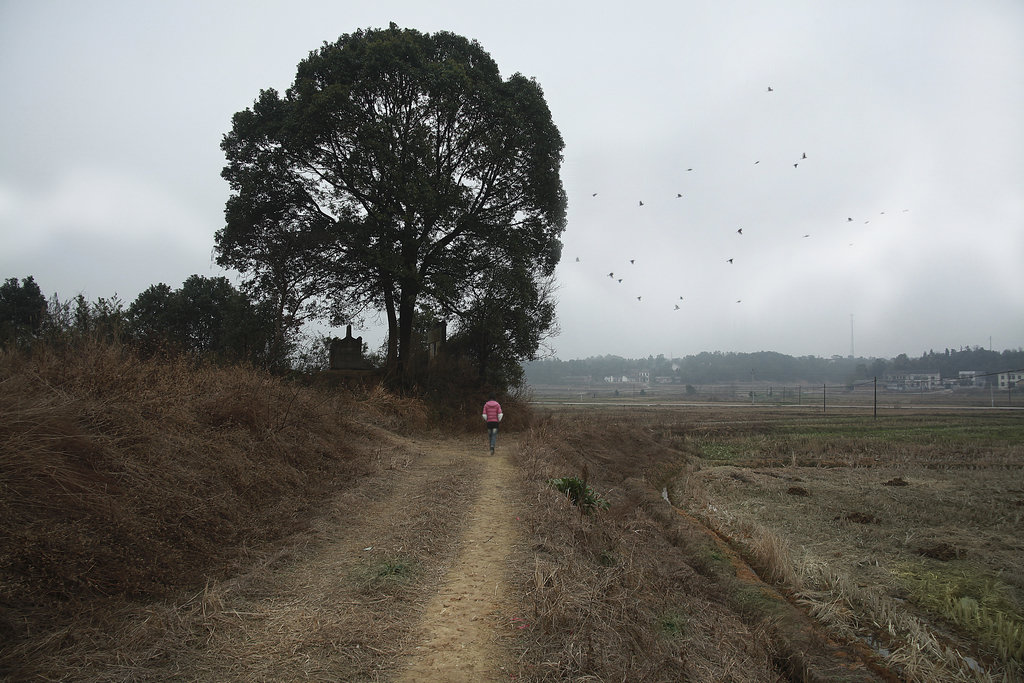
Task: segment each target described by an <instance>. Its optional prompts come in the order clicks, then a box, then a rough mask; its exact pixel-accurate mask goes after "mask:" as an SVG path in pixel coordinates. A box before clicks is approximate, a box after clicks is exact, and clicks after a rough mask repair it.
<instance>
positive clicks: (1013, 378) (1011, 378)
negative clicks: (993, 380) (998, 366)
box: [997, 371, 1024, 389]
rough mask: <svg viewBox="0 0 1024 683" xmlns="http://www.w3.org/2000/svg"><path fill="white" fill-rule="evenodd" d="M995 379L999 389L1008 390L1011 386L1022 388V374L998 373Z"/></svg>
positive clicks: (1023, 377)
mask: <svg viewBox="0 0 1024 683" xmlns="http://www.w3.org/2000/svg"><path fill="white" fill-rule="evenodd" d="M997 379H998V380H999V388H1000V389H1009V388H1010V387H1013V386H1016V387H1024V372H1020V371H1017V372H1000V373H999V375H998V376H997Z"/></svg>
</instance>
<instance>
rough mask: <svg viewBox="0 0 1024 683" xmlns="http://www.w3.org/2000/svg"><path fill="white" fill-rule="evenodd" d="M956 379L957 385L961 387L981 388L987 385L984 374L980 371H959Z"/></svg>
mask: <svg viewBox="0 0 1024 683" xmlns="http://www.w3.org/2000/svg"><path fill="white" fill-rule="evenodd" d="M958 378H959V380H960V381H959V382H958V384H959V385H960V386H962V387H983V386H986V385H987V384H988V382H987V381H985V378H986V375H985V373H984V372H982V371H980V370H961V371H960V372H959V374H958Z"/></svg>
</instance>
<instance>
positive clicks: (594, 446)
mask: <svg viewBox="0 0 1024 683" xmlns="http://www.w3.org/2000/svg"><path fill="white" fill-rule="evenodd" d="M571 424H572V431H571V432H569V431H565V430H564V427H563V425H557V426H556V425H551V424H549V426H548V427H545V426H543V425H541V426H540V427H537V428H535V429H533V430H532V431H531V432H530V433H529V434H528V435H527V437H526V438H524V439H523V441H522V444H521V448H520V451H519V452H518V453H516V454H515V456H514V457H515V458H516V460H517V461H518V463H519V464H520V465H521V466H522V470H523V472H524V473H527V479H526V480H525V481H524V482H522V486H523V487H524V490H525V491H527V492H528V493H527V494H524V495H528V496H529V497H530V499H531V500H532V501H533V504H531V505H528V506H527V508H528V510H529V512H528V513H527V514H528V518H527V519H526V520H525V521H526V523H527V526H528V528H529V529H530V537H531V539H532V540H531V543H532V549H531V550H530V551H529V552H528V553H526V555H525V556H524V557H523V560H522V569H521V570H520V571H519V572H517V573H516V575H515V576H514V577H513V580H514V583H515V585H516V587H517V589H518V591H519V592H520V595H521V599H522V600H523V601H524V602H525V604H526V605H528V606H529V609H532V622H531V628H530V629H528V630H524V631H522V632H521V637H520V640H519V643H518V647H519V650H520V666H519V668H518V670H517V671H516V672H515V675H516V677H517V680H526V681H564V680H581V681H582V680H693V681H701V680H706V681H712V680H714V681H720V680H733V681H770V680H776V679H781V678H783V674H782V673H781V672H780V670H779V669H778V668H777V667H776V665H775V661H774V659H775V652H774V651H773V648H772V646H771V640H770V638H769V637H768V636H767V632H766V630H765V628H764V625H763V624H761V623H759V622H756V621H754V622H749V623H747V622H744V620H743V619H742V618H740V616H738V615H737V614H736V613H734V612H733V611H732V610H731V609H729V608H728V607H725V606H724V605H723V604H722V596H721V594H720V592H719V591H720V588H719V585H718V582H717V580H716V578H715V577H714V576H705V575H702V574H701V573H700V572H698V571H696V570H695V569H694V567H693V566H691V564H690V563H689V562H688V561H687V560H688V557H689V555H688V553H689V552H690V551H693V549H695V548H701V549H703V547H704V546H703V545H702V544H700V543H699V542H697V541H696V540H694V539H692V538H688V537H687V536H685V534H683V533H682V532H681V531H680V528H679V527H678V525H677V523H676V516H675V515H674V514H673V513H672V511H671V508H670V507H669V506H668V505H665V503H664V501H662V500H661V498H660V497H659V495H658V494H657V493H656V492H655V491H654V490H652V488H651V486H650V482H649V480H648V479H647V477H648V476H650V477H652V478H657V476H658V470H659V469H660V468H661V464H659V456H665V455H667V452H666V451H664V450H663V449H662V448H660V447H659V446H658V445H657V444H656V443H654V442H653V441H651V440H650V439H648V438H646V437H645V436H644V434H643V433H642V432H641V433H639V434H637V433H636V432H634V431H633V430H632V429H631V428H630V426H629V425H603V426H601V427H598V425H596V424H592V423H590V422H589V421H588V419H587V418H586V416H574V418H573V420H572V423H571ZM595 437H597V438H595ZM584 468H586V471H587V473H588V481H590V483H591V486H593V487H594V488H595V489H596V491H597V492H598V494H600V495H602V497H606V498H608V499H609V500H610V501H611V502H612V507H611V509H610V510H608V511H607V512H600V513H598V514H595V515H591V516H583V515H579V514H577V511H576V510H574V509H572V506H571V504H570V503H569V502H568V501H567V500H566V499H565V497H564V496H562V495H561V494H559V493H558V492H557V491H555V490H554V489H553V488H551V487H550V486H549V485H548V484H547V483H546V482H547V480H548V479H550V478H553V477H556V476H575V475H580V474H582V472H583V470H584ZM698 552H703V550H700V551H698Z"/></svg>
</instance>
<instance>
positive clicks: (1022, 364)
mask: <svg viewBox="0 0 1024 683" xmlns="http://www.w3.org/2000/svg"><path fill="white" fill-rule="evenodd" d="M1018 368H1024V349H1020V348H1019V349H1016V350H1007V351H1002V352H999V351H989V350H988V349H984V348H981V347H978V346H976V347H973V348H962V349H944V350H943V351H938V352H937V351H927V352H925V353H923V354H922V355H921V357H920V358H910V357H908V356H907V354H905V353H901V354H900V355H898V356H896V357H895V358H892V359H888V360H887V359H884V358H850V357H842V356H833V357H831V358H819V357H817V356H800V357H794V356H787V355H785V354H782V353H776V352H774V351H758V352H757V353H732V352H722V351H714V352H707V351H705V352H703V353H699V354H696V355H692V356H686V357H684V358H666V357H665V356H664V355H658V356H657V357H655V356H648V357H647V358H638V359H634V358H622V357H620V356H594V357H591V358H584V359H581V360H559V359H557V358H556V359H545V360H538V361H533V362H531V363H527V364H526V366H525V369H526V380H527V382H528V383H529V384H567V383H573V382H577V381H583V380H584V378H587V377H589V378H590V380H591V381H593V382H600V381H602V380H604V379H605V378H606V377H615V378H619V379H621V378H622V377H630V378H632V377H635V376H637V374H638V373H640V372H648V373H650V379H651V381H654V380H655V378H671V380H672V381H673V382H678V383H680V384H693V385H699V384H716V383H722V382H750V381H757V382H786V383H797V382H806V383H820V382H827V383H830V384H836V383H850V382H856V381H861V380H868V379H871V378H872V377H878V378H879V379H881V378H883V377H887V376H890V375H894V374H902V373H918V372H921V373H924V372H938V373H940V374H941V376H942V378H943V379H950V378H957V377H958V376H959V373H960V371H969V370H973V371H976V372H980V373H996V372H1002V371H1006V370H1016V369H1018Z"/></svg>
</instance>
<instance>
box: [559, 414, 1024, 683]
mask: <svg viewBox="0 0 1024 683" xmlns="http://www.w3.org/2000/svg"><path fill="white" fill-rule="evenodd" d="M539 400H540V401H545V397H544V396H543V395H540V397H539ZM546 400H547V401H550V400H551V396H550V395H549V396H548V397H547V399H546ZM645 400H646V401H647V403H643V401H645ZM819 400H820V394H819ZM599 401H600V399H599ZM599 401H598V402H599ZM606 401H607V402H608V403H609V404H610V403H611V401H610V400H608V399H606ZM631 401H632V403H633V404H632V405H630V402H631ZM648 404H657V405H648ZM546 409H547V410H550V411H551V420H552V421H553V422H554V423H556V424H557V425H560V426H561V427H562V428H564V429H567V430H569V429H571V430H572V431H573V432H575V433H577V434H593V435H594V437H595V443H594V446H595V447H599V448H601V449H602V450H604V449H605V447H604V446H602V445H600V444H599V443H597V441H599V440H600V439H601V438H602V435H603V436H605V437H607V438H610V439H613V440H614V439H616V438H621V436H619V437H616V436H613V435H616V434H618V435H621V434H624V433H632V434H646V435H648V436H649V438H650V439H651V440H653V441H655V442H657V443H659V444H660V445H663V446H665V447H667V451H666V455H665V456H664V464H665V466H664V468H663V469H662V470H660V471H658V470H657V469H656V468H654V469H649V470H648V474H647V476H648V478H650V479H651V481H652V483H654V484H655V485H656V486H660V488H661V489H662V493H663V495H664V496H665V497H666V498H667V499H668V500H670V501H671V503H672V505H673V506H674V507H676V508H678V509H680V510H683V511H685V513H687V514H688V515H691V516H692V517H693V518H695V519H697V520H699V521H700V522H702V523H704V524H705V525H707V526H708V527H709V528H711V529H713V530H715V531H716V532H717V534H718V536H719V538H721V539H724V540H725V541H726V543H727V544H728V545H729V546H730V547H731V548H733V549H735V550H737V551H738V552H739V553H740V554H741V555H742V556H743V557H744V558H745V559H746V560H748V561H749V562H750V564H751V565H752V566H753V567H755V569H756V570H757V573H758V574H759V575H760V576H761V578H763V579H766V580H767V581H769V582H771V583H773V584H775V585H776V586H777V587H779V588H780V590H781V591H782V592H783V593H784V594H785V595H786V597H787V599H788V600H789V602H790V603H791V604H793V605H796V606H798V607H799V608H800V609H802V610H803V611H805V612H806V613H807V614H809V615H811V616H813V617H814V618H815V619H816V620H817V621H818V622H820V623H821V624H823V625H824V626H825V627H826V628H827V629H828V630H829V631H830V632H831V633H832V634H833V635H834V636H835V637H836V638H839V639H847V640H850V641H860V642H863V643H865V644H867V645H868V646H869V647H871V648H872V649H873V650H874V652H875V653H876V655H877V656H878V657H879V658H880V659H881V661H883V662H885V664H886V666H887V667H889V668H890V669H891V670H892V671H894V672H897V673H898V675H899V676H900V677H904V678H909V679H914V680H958V679H960V680H971V679H972V678H974V677H975V676H978V677H981V675H982V674H981V672H982V671H985V672H988V674H992V673H993V672H1004V673H1005V675H1007V676H1009V677H1011V679H1012V678H1013V676H1019V675H1020V673H1019V666H1020V663H1021V661H1022V660H1024V569H1022V567H1024V540H1022V538H1021V534H1020V532H1021V529H1022V524H1021V522H1022V516H1024V412H1015V411H998V410H997V411H992V410H988V411H981V410H977V409H974V410H969V409H963V410H957V409H953V407H950V406H942V407H932V408H930V409H907V408H906V407H901V408H892V407H888V408H883V409H881V410H879V411H878V414H877V416H876V415H875V414H874V411H871V410H864V406H863V405H859V406H858V405H855V404H854V405H847V406H832V407H831V408H830V409H829V410H828V411H823V409H822V406H821V405H820V403H819V404H818V405H810V406H797V405H790V406H785V407H780V406H764V405H754V406H750V405H744V404H733V405H731V406H728V407H724V406H721V405H716V404H714V403H690V404H687V405H685V406H684V405H678V406H670V405H667V402H665V401H653V400H651V397H650V396H645V397H637V398H635V399H633V398H632V397H631V398H630V400H625V401H623V400H620V401H619V402H618V404H617V405H608V404H606V405H604V406H600V405H594V404H593V402H592V403H591V405H589V406H582V405H576V406H573V407H567V406H560V407H557V408H556V407H553V406H551V405H550V404H549V405H548V406H547V408H546ZM668 453H678V454H679V455H680V457H679V458H678V459H674V458H672V457H671V456H669V455H667V454H668ZM1014 672H1016V673H1014Z"/></svg>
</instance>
